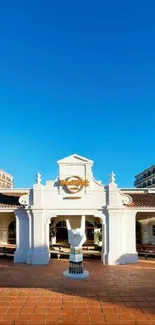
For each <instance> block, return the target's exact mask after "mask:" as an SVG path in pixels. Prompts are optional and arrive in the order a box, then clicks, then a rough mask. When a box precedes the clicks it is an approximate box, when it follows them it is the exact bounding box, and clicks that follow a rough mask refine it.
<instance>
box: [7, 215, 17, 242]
mask: <svg viewBox="0 0 155 325" xmlns="http://www.w3.org/2000/svg"><path fill="white" fill-rule="evenodd" d="M8 244H13V245H15V244H16V221H15V220H13V221H11V222H10V223H9V226H8Z"/></svg>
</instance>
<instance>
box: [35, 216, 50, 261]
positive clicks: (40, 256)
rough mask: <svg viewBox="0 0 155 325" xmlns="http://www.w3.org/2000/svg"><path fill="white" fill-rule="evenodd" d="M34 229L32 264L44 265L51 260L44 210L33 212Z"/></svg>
mask: <svg viewBox="0 0 155 325" xmlns="http://www.w3.org/2000/svg"><path fill="white" fill-rule="evenodd" d="M32 219H33V227H32V264H37V265H44V264H48V263H49V260H50V253H49V247H48V239H47V228H48V229H49V226H47V225H46V224H45V221H44V214H43V211H42V210H33V216H32Z"/></svg>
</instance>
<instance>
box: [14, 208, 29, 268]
mask: <svg viewBox="0 0 155 325" xmlns="http://www.w3.org/2000/svg"><path fill="white" fill-rule="evenodd" d="M15 216H16V251H15V253H14V262H15V263H26V262H27V252H28V249H29V231H28V225H29V222H28V215H27V212H26V211H25V210H24V209H18V210H15Z"/></svg>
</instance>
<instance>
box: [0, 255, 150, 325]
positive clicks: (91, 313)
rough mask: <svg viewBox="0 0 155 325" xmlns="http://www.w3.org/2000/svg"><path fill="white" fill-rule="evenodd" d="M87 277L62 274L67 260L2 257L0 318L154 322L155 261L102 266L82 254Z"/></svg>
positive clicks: (16, 323) (0, 320)
mask: <svg viewBox="0 0 155 325" xmlns="http://www.w3.org/2000/svg"><path fill="white" fill-rule="evenodd" d="M84 265H85V268H86V269H87V270H88V271H89V272H90V277H89V278H87V279H84V280H71V279H66V278H64V277H63V271H64V270H65V269H67V266H68V262H67V260H63V259H60V260H56V259H55V260H54V259H52V260H51V262H50V264H49V265H47V266H31V265H20V264H19V265H17V264H16V265H15V264H13V261H12V260H11V259H10V260H9V259H4V258H1V259H0V324H1V325H2V324H10V325H13V324H14V325H22V324H33V325H35V324H36V325H37V324H44V325H45V324H47V325H50V324H64V325H65V324H66V325H68V324H76V325H78V324H83V325H88V324H90V325H96V324H155V261H148V260H147V261H145V260H141V261H140V262H139V264H137V265H128V266H106V265H102V264H101V262H100V261H99V260H97V261H93V260H91V261H89V260H85V263H84Z"/></svg>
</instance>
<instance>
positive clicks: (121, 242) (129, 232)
mask: <svg viewBox="0 0 155 325" xmlns="http://www.w3.org/2000/svg"><path fill="white" fill-rule="evenodd" d="M135 227H136V220H135V212H133V211H128V210H124V211H123V210H119V209H116V210H115V209H108V211H107V216H106V225H105V237H106V238H105V252H104V254H103V262H104V264H109V265H116V264H128V263H137V262H138V255H137V252H136V228H135Z"/></svg>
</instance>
